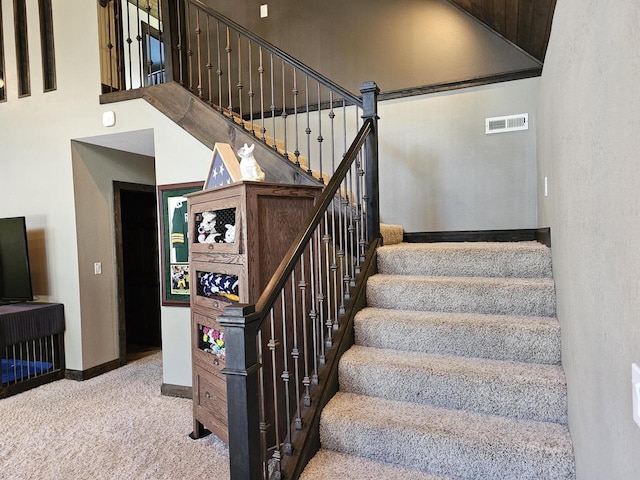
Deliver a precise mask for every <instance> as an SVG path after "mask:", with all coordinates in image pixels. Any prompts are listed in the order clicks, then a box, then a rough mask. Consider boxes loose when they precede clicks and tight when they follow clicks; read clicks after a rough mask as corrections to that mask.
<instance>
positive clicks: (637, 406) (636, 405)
mask: <svg viewBox="0 0 640 480" xmlns="http://www.w3.org/2000/svg"><path fill="white" fill-rule="evenodd" d="M631 382H632V384H633V421H634V422H636V423H637V424H638V426H639V427H640V366H638V364H637V363H634V364H632V365H631Z"/></svg>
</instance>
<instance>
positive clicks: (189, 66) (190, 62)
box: [184, 2, 193, 91]
mask: <svg viewBox="0 0 640 480" xmlns="http://www.w3.org/2000/svg"><path fill="white" fill-rule="evenodd" d="M189 5H191V4H190V3H189V2H185V4H184V6H185V21H186V27H187V28H186V30H187V70H188V71H189V90H191V91H193V59H192V58H191V57H192V56H193V50H192V49H191V21H190V17H191V12H190V11H189V10H190V8H189Z"/></svg>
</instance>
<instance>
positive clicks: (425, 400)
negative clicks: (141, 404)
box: [338, 345, 567, 423]
mask: <svg viewBox="0 0 640 480" xmlns="http://www.w3.org/2000/svg"><path fill="white" fill-rule="evenodd" d="M338 376H339V380H340V390H341V391H344V392H350V393H356V394H359V395H369V396H375V397H380V398H386V399H389V400H399V401H403V402H413V403H418V404H423V405H433V406H437V407H443V408H449V409H461V410H467V411H474V412H481V413H487V414H491V415H503V416H511V417H514V418H521V419H529V420H537V421H544V422H558V423H566V420H567V418H566V378H565V375H564V371H563V370H562V367H559V366H556V365H539V364H531V363H528V364H527V363H518V362H506V361H502V360H488V359H480V358H465V357H452V356H443V355H432V354H427V353H421V352H401V351H397V350H385V349H379V348H371V347H362V346H358V345H354V346H353V347H351V348H350V349H349V350H348V351H347V352H346V353H345V354H344V355H343V356H342V359H341V360H340V366H339V374H338Z"/></svg>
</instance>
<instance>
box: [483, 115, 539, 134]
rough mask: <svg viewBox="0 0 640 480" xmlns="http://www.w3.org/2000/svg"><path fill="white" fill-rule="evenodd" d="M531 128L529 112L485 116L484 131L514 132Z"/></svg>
mask: <svg viewBox="0 0 640 480" xmlns="http://www.w3.org/2000/svg"><path fill="white" fill-rule="evenodd" d="M528 129H529V114H528V113H521V114H518V115H507V116H505V117H493V118H485V120H484V133H486V134H489V133H503V132H514V131H516V130H528Z"/></svg>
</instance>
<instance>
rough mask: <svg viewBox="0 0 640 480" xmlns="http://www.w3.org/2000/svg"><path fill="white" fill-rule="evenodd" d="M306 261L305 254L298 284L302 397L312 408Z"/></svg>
mask: <svg viewBox="0 0 640 480" xmlns="http://www.w3.org/2000/svg"><path fill="white" fill-rule="evenodd" d="M304 265H305V261H304V253H303V254H302V255H301V256H300V277H301V278H300V282H298V287H299V288H300V300H301V302H302V308H301V313H302V347H303V352H302V358H303V360H304V362H303V365H304V377H303V378H302V385H303V386H304V393H303V397H302V404H303V405H304V406H305V407H310V406H311V391H310V390H309V387H310V385H311V379H310V378H309V354H308V348H309V338H308V337H309V335H308V334H307V330H308V327H309V324H308V322H307V276H306V273H305V268H304Z"/></svg>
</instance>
